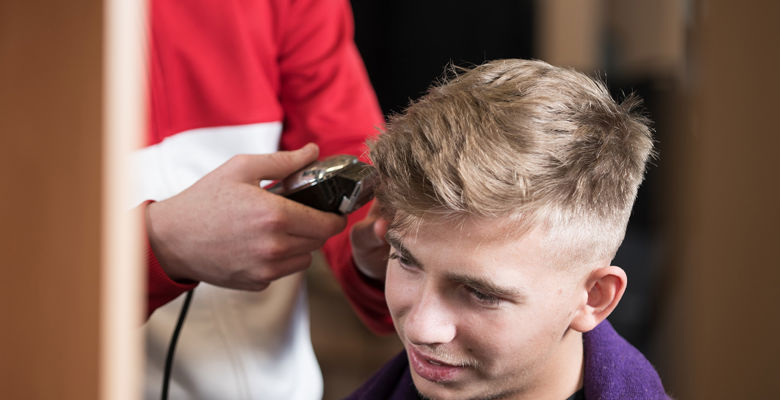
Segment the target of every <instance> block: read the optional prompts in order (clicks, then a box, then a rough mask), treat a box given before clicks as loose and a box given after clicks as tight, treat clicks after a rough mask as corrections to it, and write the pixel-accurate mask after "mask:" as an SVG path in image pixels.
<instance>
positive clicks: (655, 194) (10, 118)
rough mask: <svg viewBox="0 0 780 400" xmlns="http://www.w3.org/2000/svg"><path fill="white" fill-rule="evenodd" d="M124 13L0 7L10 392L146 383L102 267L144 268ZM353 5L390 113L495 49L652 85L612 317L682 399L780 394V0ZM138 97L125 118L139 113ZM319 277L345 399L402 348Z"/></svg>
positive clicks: (130, 286)
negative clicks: (642, 173)
mask: <svg viewBox="0 0 780 400" xmlns="http://www.w3.org/2000/svg"><path fill="white" fill-rule="evenodd" d="M118 3H121V2H111V1H107V2H101V1H95V0H77V1H73V2H68V3H67V4H57V3H55V2H46V1H32V2H30V1H26V2H25V1H11V0H5V1H3V2H0V138H2V142H1V143H2V149H3V154H4V156H3V157H2V158H0V176H2V180H1V181H0V182H2V188H3V199H2V203H1V204H2V209H0V226H1V227H2V229H1V230H0V232H2V237H0V246H2V248H1V251H2V254H4V259H3V261H2V271H3V278H1V279H0V285H1V286H0V296H2V299H0V307H1V308H0V315H2V316H3V329H1V330H0V351H1V352H0V368H2V369H0V393H3V397H6V396H7V398H53V397H52V396H54V398H79V399H84V398H125V397H127V396H129V395H128V393H131V394H132V393H134V389H133V387H134V386H133V385H134V384H135V383H136V381H134V379H138V378H137V370H136V368H135V366H137V362H138V355H137V354H136V353H138V354H140V350H139V348H140V347H139V346H140V345H139V340H138V337H137V336H134V335H133V334H127V333H123V332H126V331H127V327H128V326H129V327H132V326H133V324H134V323H135V322H134V321H135V320H134V319H133V318H134V316H135V315H138V314H139V310H138V307H139V305H138V304H140V300H138V297H137V296H138V294H137V293H138V292H140V289H138V288H139V286H138V285H140V282H138V281H139V279H138V277H137V276H133V274H127V273H124V275H123V274H122V273H121V272H116V271H117V268H112V269H109V268H107V265H108V264H111V265H112V267H116V260H122V261H123V262H127V263H130V264H132V262H134V261H135V259H134V256H133V255H132V254H129V253H127V252H124V253H123V251H122V250H121V249H122V248H127V247H128V246H127V245H126V244H127V241H128V238H127V233H126V232H128V231H131V230H132V229H137V221H133V220H132V219H127V218H119V217H116V210H117V209H116V201H115V197H116V196H118V194H117V193H120V194H121V191H122V190H123V189H122V185H121V184H120V183H121V177H122V176H124V175H123V174H124V173H125V172H122V171H121V167H120V166H118V165H117V164H112V163H111V162H107V161H106V160H110V159H112V155H115V154H116V153H115V152H116V151H117V150H116V148H117V146H122V145H123V144H121V143H116V141H117V139H116V137H117V135H118V134H117V133H116V132H119V131H121V130H122V129H130V128H132V126H131V125H133V124H136V123H137V122H133V121H130V122H127V121H124V122H123V120H122V119H121V117H118V116H117V115H118V114H117V113H116V112H115V111H112V110H114V109H115V108H112V107H122V106H119V105H118V104H119V102H118V100H117V99H118V98H127V97H128V94H127V90H128V89H127V88H125V89H122V88H115V87H114V86H115V84H114V83H112V82H114V81H122V82H126V83H131V82H133V79H135V80H136V82H142V79H143V76H141V75H140V74H137V73H128V74H122V73H120V72H117V71H121V69H120V70H117V69H112V68H117V67H116V65H125V64H127V63H125V64H122V63H121V62H120V63H118V64H117V63H116V62H113V63H112V62H107V63H106V60H107V59H112V58H111V57H119V58H117V59H120V60H121V56H117V55H116V54H115V51H116V50H115V49H116V48H117V47H118V46H119V45H122V44H123V43H124V44H125V45H127V44H128V42H121V41H117V40H118V39H116V36H115V34H116V32H115V30H117V29H120V28H121V27H122V26H123V23H122V22H121V21H123V20H122V19H121V18H119V19H116V18H117V17H115V16H113V17H112V15H115V14H116V13H117V11H119V14H121V15H123V16H124V17H125V19H127V17H128V15H130V14H129V13H128V11H127V10H125V12H124V14H122V11H121V6H118V5H117V4H118ZM351 3H352V7H353V11H354V17H355V40H356V42H357V45H358V47H359V50H360V52H361V54H362V56H363V58H364V61H365V64H366V68H367V69H368V73H369V76H370V78H371V81H372V83H373V85H374V88H375V90H376V92H377V96H378V98H379V101H380V104H381V106H382V109H383V111H384V112H385V114H390V113H393V112H401V111H402V110H403V109H404V107H405V106H406V105H407V104H408V102H409V101H410V100H411V99H415V98H417V97H419V96H420V95H421V94H423V93H424V92H425V90H426V88H427V87H428V86H429V85H430V83H431V82H432V81H434V80H435V79H436V78H438V77H439V76H441V74H442V72H443V71H444V68H445V66H446V65H447V64H448V63H453V64H455V65H461V66H469V65H476V64H479V63H482V62H483V61H486V60H491V59H497V58H537V59H542V60H544V61H547V62H550V63H552V64H556V65H564V66H570V67H573V68H576V69H577V70H579V71H581V72H585V73H588V74H591V75H593V76H597V77H600V78H602V79H603V80H605V81H606V83H607V84H608V86H609V88H610V90H611V91H612V92H613V94H614V96H615V97H616V98H618V99H620V98H622V97H624V96H625V95H626V94H628V93H630V92H635V93H637V94H638V95H640V96H641V97H642V98H643V99H644V100H645V107H646V110H647V113H648V115H649V116H650V118H651V119H652V120H653V121H654V129H655V134H656V141H657V143H656V145H657V149H658V152H659V157H658V159H657V160H655V161H654V163H653V165H651V166H650V168H649V170H648V173H647V179H646V181H645V183H644V184H643V186H642V188H641V189H640V193H639V198H638V201H637V204H636V206H635V210H634V215H633V216H632V220H631V223H630V225H629V229H628V232H627V235H626V240H625V242H624V244H623V246H622V247H621V250H620V252H619V254H618V255H617V258H616V260H615V264H617V265H620V266H622V267H623V268H624V269H626V271H627V273H628V276H629V286H628V291H627V293H626V295H625V297H624V298H623V301H622V302H621V304H620V306H619V307H618V309H617V310H616V312H615V313H614V314H613V315H612V316H611V317H610V320H611V321H612V322H613V325H615V327H616V329H617V330H618V331H619V332H620V333H621V334H622V335H623V336H624V337H626V338H627V339H628V340H629V341H630V342H631V343H633V344H634V345H635V346H636V347H638V348H639V349H640V350H642V351H643V352H644V353H645V354H646V355H647V357H648V358H649V359H650V361H651V362H652V363H653V364H654V365H655V366H656V367H657V369H658V371H659V373H660V375H661V378H662V379H663V381H664V383H665V385H666V387H667V390H669V391H670V393H671V394H672V395H673V396H674V397H675V398H680V399H736V398H739V399H742V398H747V399H753V398H775V397H777V393H780V379H778V377H780V345H778V340H777V339H776V338H775V335H776V333H777V332H778V328H780V322H778V321H779V320H780V312H778V309H780V290H778V287H780V262H778V261H777V257H776V255H775V254H774V250H775V249H776V248H777V247H778V246H780V234H778V226H779V225H780V215H778V200H777V199H778V195H779V194H780V193H779V192H780V191H779V190H778V189H777V182H778V178H777V177H776V175H777V173H778V172H779V171H780V168H778V166H777V161H776V160H777V159H778V157H777V152H778V148H779V145H780V140H778V136H779V135H778V134H779V133H780V132H778V128H777V123H776V122H775V120H774V117H775V116H776V114H777V110H778V108H780V100H779V99H778V93H780V77H778V71H780V46H778V45H777V42H778V39H780V25H779V24H778V23H777V21H778V18H779V17H780V3H777V2H774V1H769V0H766V1H754V2H731V1H726V0H721V1H716V0H709V1H708V0H655V1H651V0H579V1H574V0H569V1H564V0H547V1H544V0H537V1H532V0H514V1H507V0H487V1H482V2H476V1H440V0H428V1H416V2H412V1H406V0H397V1H394V2H375V1H366V0H353V1H352V2H351ZM131 11H132V10H131ZM112 21H113V23H112ZM31 27H35V28H31ZM135 28H137V25H136V26H132V24H131V26H129V27H126V26H125V28H124V29H129V30H132V29H135ZM139 43H142V42H141V41H140V40H138V41H135V42H133V41H132V40H131V41H130V42H129V45H130V46H136V47H138V49H137V50H138V51H140V50H141V48H142V46H139ZM112 44H113V45H112ZM131 48H133V47H131ZM112 49H114V50H112ZM133 49H135V48H133ZM134 51H135V50H134ZM140 86H142V85H140ZM133 95H134V96H137V98H142V93H137V94H136V93H134V94H133ZM138 104H140V103H138V102H137V103H135V105H133V104H129V105H125V106H124V108H121V109H122V110H125V113H124V114H128V112H127V111H128V110H131V111H133V112H136V114H132V113H130V114H132V115H142V111H143V108H142V106H139V105H138ZM133 107H135V108H133ZM120 136H121V135H120ZM124 145H125V146H127V144H126V143H125V144H124ZM123 232H125V233H123ZM122 243H124V245H122ZM128 265H129V264H128ZM53 266H56V268H53ZM130 269H132V268H130ZM119 270H120V271H121V269H119ZM117 282H119V283H117ZM307 284H308V287H309V291H310V299H309V300H310V305H311V316H312V340H313V342H314V346H315V350H316V352H317V355H318V358H319V360H320V363H321V365H322V369H323V374H324V377H325V398H326V399H338V398H341V397H342V396H344V395H345V394H347V393H349V392H351V391H352V390H353V389H354V388H356V387H357V386H358V385H359V384H360V383H362V382H363V381H364V380H365V379H366V378H367V377H369V376H370V375H372V374H373V372H375V371H376V369H377V368H378V367H379V366H380V365H382V364H383V363H384V362H385V361H386V360H387V359H389V358H390V357H391V356H392V355H394V354H395V353H396V352H397V351H399V349H400V345H399V343H398V341H397V340H396V339H395V337H393V336H389V337H376V336H374V335H373V334H371V333H370V332H368V331H367V330H366V329H365V328H364V327H363V326H362V324H361V323H360V322H359V321H358V320H357V318H356V317H355V316H354V313H353V312H352V310H351V309H350V308H349V306H348V305H347V303H346V300H345V299H344V297H343V295H342V294H341V292H340V290H339V289H338V286H337V284H336V283H335V281H334V280H333V278H332V276H331V275H330V272H329V271H328V270H327V268H326V267H325V266H324V265H323V264H322V262H321V260H320V262H317V263H315V266H314V267H313V268H312V269H311V270H310V271H309V272H308V273H307ZM123 327H124V328H123ZM76 365H78V368H74V366H76ZM107 388H120V389H118V390H117V389H115V390H110V389H107ZM122 388H124V389H122ZM53 394H54V395H53ZM128 398H133V397H128Z"/></svg>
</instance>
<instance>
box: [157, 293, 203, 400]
mask: <svg viewBox="0 0 780 400" xmlns="http://www.w3.org/2000/svg"><path fill="white" fill-rule="evenodd" d="M194 291H195V289H194V288H193V289H190V290H189V291H188V292H187V297H185V298H184V304H182V305H181V311H179V319H178V320H177V321H176V328H174V329H173V335H172V336H171V342H170V344H168V354H167V355H166V356H165V372H164V373H163V381H162V394H161V395H160V398H161V399H162V400H168V383H169V382H170V380H171V368H172V367H173V353H175V352H176V342H177V341H178V340H179V333H180V332H181V327H182V325H184V318H186V317H187V310H188V309H189V308H190V301H192V293H193V292H194Z"/></svg>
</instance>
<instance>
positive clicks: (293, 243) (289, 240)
mask: <svg viewBox="0 0 780 400" xmlns="http://www.w3.org/2000/svg"><path fill="white" fill-rule="evenodd" d="M324 243H325V239H312V238H305V237H300V236H291V235H279V236H277V237H272V238H267V239H265V240H262V241H261V242H259V243H258V244H257V249H256V251H255V253H256V254H257V255H258V256H259V257H260V258H261V259H262V261H264V262H277V261H282V260H286V259H289V258H292V257H297V256H301V255H306V254H310V253H311V252H313V251H316V250H319V249H320V248H321V247H322V245H323V244H324Z"/></svg>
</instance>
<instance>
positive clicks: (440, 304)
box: [404, 290, 456, 345]
mask: <svg viewBox="0 0 780 400" xmlns="http://www.w3.org/2000/svg"><path fill="white" fill-rule="evenodd" d="M455 315H456V313H454V312H452V310H450V308H449V307H448V305H447V304H446V303H445V302H444V301H443V299H442V298H441V296H439V295H438V294H437V293H435V292H433V291H431V290H426V291H424V292H423V293H422V296H421V297H420V299H419V301H418V302H417V304H415V305H414V307H412V309H411V311H410V312H409V314H408V315H407V317H406V321H405V324H404V325H405V326H404V332H405V333H406V337H407V339H409V341H411V342H412V343H414V344H416V345H436V344H443V343H449V342H451V341H452V340H453V339H455V332H456V329H455V326H456V324H455Z"/></svg>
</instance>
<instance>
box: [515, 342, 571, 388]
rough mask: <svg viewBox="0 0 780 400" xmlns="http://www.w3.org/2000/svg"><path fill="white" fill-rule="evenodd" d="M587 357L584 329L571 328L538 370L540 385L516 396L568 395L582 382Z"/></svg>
mask: <svg viewBox="0 0 780 400" xmlns="http://www.w3.org/2000/svg"><path fill="white" fill-rule="evenodd" d="M584 359H585V357H584V348H583V346H582V333H580V332H577V331H574V330H572V329H569V331H567V332H566V334H565V335H564V337H563V338H562V339H561V346H560V347H559V348H558V351H557V352H556V353H555V354H551V355H550V358H549V359H548V362H547V363H545V365H544V369H543V370H542V371H539V375H537V378H538V379H537V380H536V382H537V385H535V386H534V387H533V388H532V389H531V390H529V391H528V392H525V393H522V394H520V395H519V396H517V397H513V399H516V400H525V399H540V400H546V399H549V400H565V399H568V398H569V397H570V396H571V395H573V394H574V393H576V392H577V391H578V390H580V389H581V388H582V386H583V377H584V366H585V365H584Z"/></svg>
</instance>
